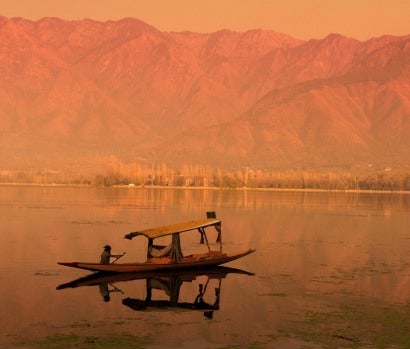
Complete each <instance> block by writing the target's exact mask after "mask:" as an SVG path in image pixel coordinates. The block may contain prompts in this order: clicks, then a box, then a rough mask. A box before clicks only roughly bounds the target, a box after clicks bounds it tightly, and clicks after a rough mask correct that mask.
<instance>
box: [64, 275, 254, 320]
mask: <svg viewBox="0 0 410 349" xmlns="http://www.w3.org/2000/svg"><path fill="white" fill-rule="evenodd" d="M228 274H245V275H254V274H253V273H249V272H247V271H244V270H240V269H234V268H228V267H213V268H209V269H193V270H185V271H163V272H149V273H115V274H106V273H100V272H98V273H94V274H91V275H89V276H85V277H82V278H80V279H76V280H74V281H71V282H68V283H65V284H62V285H59V286H58V287H57V290H61V289H67V288H75V287H81V286H98V288H99V291H100V294H101V296H102V299H103V300H104V301H105V302H108V301H109V300H110V293H112V292H119V293H122V294H124V292H123V291H122V290H121V289H120V288H118V287H116V286H115V284H116V283H119V282H131V281H136V280H144V279H145V287H146V297H145V299H137V298H131V297H127V298H124V299H123V300H122V304H123V305H125V306H127V307H129V308H131V309H133V310H136V311H145V310H164V309H170V308H179V309H185V310H199V311H203V312H204V316H205V317H206V318H209V319H212V317H213V312H214V311H215V310H219V302H220V294H221V286H222V279H224V278H226V277H227V275H228ZM199 278H200V279H201V282H200V281H199V280H198V279H199ZM203 279H204V280H205V281H202V280H203ZM211 280H216V283H215V282H213V283H212V285H213V290H210V289H209V288H210V284H211ZM194 281H198V289H197V295H196V297H195V299H194V300H193V302H184V301H180V299H179V298H180V291H181V288H182V287H183V285H184V284H188V283H192V282H194ZM153 290H161V291H162V292H161V293H163V294H165V295H166V296H167V298H168V299H165V300H162V299H159V300H155V299H153ZM210 293H213V296H212V297H213V302H206V301H205V295H206V294H207V299H209V297H210Z"/></svg>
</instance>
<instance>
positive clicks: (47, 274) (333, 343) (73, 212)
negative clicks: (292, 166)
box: [0, 186, 410, 348]
mask: <svg viewBox="0 0 410 349" xmlns="http://www.w3.org/2000/svg"><path fill="white" fill-rule="evenodd" d="M0 210H1V216H0V243H1V246H2V253H1V255H0V259H1V264H0V280H1V285H2V287H1V290H0V310H1V315H2V316H1V317H0V332H1V333H0V347H4V348H9V347H16V348H17V347H25V348H37V347H40V348H46V347H50V348H51V347H55V348H67V347H84V348H88V347H90V348H92V347H104V348H105V347H107V348H109V347H113V346H114V347H124V348H127V347H132V346H130V345H131V344H132V343H133V344H132V345H134V347H148V348H161V347H165V348H184V347H185V348H191V347H193V346H195V347H197V348H227V347H233V348H236V347H238V348H242V347H244V348H336V347H355V348H369V347H370V348H372V347H387V348H389V347H391V348H393V347H394V348H409V347H410V338H409V333H410V328H409V326H410V305H409V304H410V302H409V301H410V291H409V290H410V229H409V228H410V196H409V195H405V194H403V195H399V194H390V193H389V194H372V193H328V192H279V191H247V190H243V191H241V190H240V191H233V190H231V191H230V190H225V191H224V190H186V189H150V188H88V187H87V188H72V187H30V186H27V187H25V186H21V187H20V186H18V187H13V186H1V187H0ZM206 211H215V212H216V214H217V217H218V218H219V219H221V220H222V221H223V225H222V230H223V241H224V248H225V250H226V251H227V252H229V251H238V250H245V249H248V248H256V250H257V252H256V253H254V254H252V255H250V256H247V257H245V258H243V259H240V260H237V261H234V262H231V263H230V264H228V265H227V266H229V267H233V268H238V269H241V270H244V271H247V272H250V273H254V274H255V275H253V276H251V275H247V274H238V273H228V274H226V275H224V277H214V276H211V277H210V276H209V275H197V276H195V277H194V278H192V279H191V280H188V281H184V282H183V283H182V286H181V287H180V289H179V291H180V292H179V297H178V301H179V302H183V303H193V302H195V300H196V299H197V296H198V294H199V293H198V292H199V291H200V290H201V289H203V288H204V287H205V286H206V291H207V293H206V294H205V295H204V297H203V299H202V301H203V302H204V303H206V304H207V305H211V306H214V308H215V309H214V310H213V311H211V312H209V311H206V310H204V311H202V310H195V309H184V308H183V307H169V306H167V307H165V308H164V309H162V310H160V309H157V308H155V307H147V308H146V309H133V308H132V307H130V306H127V305H125V304H123V300H124V299H126V298H132V299H140V300H144V299H146V297H147V281H146V280H130V281H114V282H112V283H111V284H110V283H109V284H108V285H105V286H108V288H109V290H112V291H113V292H110V294H109V295H110V297H109V298H110V300H109V301H105V300H106V299H105V300H104V297H103V294H104V290H102V289H101V287H99V286H98V285H97V286H84V287H76V288H64V289H60V290H57V289H56V288H57V287H58V286H59V285H61V284H65V283H67V282H70V281H72V280H75V279H77V278H80V277H83V276H86V275H88V274H89V273H88V272H87V271H81V270H77V269H71V268H65V267H62V266H59V265H57V264H56V263H57V261H68V262H69V261H78V260H81V261H98V260H99V255H100V253H101V251H102V247H103V246H104V245H105V244H107V243H109V244H110V245H111V246H112V247H113V252H114V253H115V252H118V253H122V252H124V251H126V252H127V254H126V256H125V257H124V258H123V260H124V261H125V262H126V261H129V262H131V261H135V260H143V259H144V256H145V247H146V241H144V239H143V238H141V239H138V238H136V239H133V240H132V241H129V240H125V239H123V236H124V235H125V234H126V233H129V232H131V231H135V230H136V229H144V228H149V227H154V226H159V225H165V224H171V223H176V222H179V221H185V220H192V219H197V218H198V219H199V218H203V217H205V212H206ZM211 235H212V234H211ZM182 239H183V241H182V244H183V247H184V248H185V250H186V252H188V253H190V252H195V251H197V250H198V249H199V248H200V245H199V244H198V242H199V234H192V236H187V237H185V236H182ZM157 281H158V280H157ZM168 293H169V290H168ZM152 298H153V299H156V300H169V294H167V293H166V292H165V291H164V289H163V290H157V289H154V290H153V291H152Z"/></svg>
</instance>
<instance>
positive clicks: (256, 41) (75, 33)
mask: <svg viewBox="0 0 410 349" xmlns="http://www.w3.org/2000/svg"><path fill="white" fill-rule="evenodd" d="M0 76H1V79H0V147H1V148H0V170H4V169H25V168H44V167H47V168H54V169H59V168H64V167H67V166H68V167H70V166H80V167H81V166H82V167H85V166H88V167H89V168H90V169H92V168H94V167H95V166H96V164H97V163H98V161H99V160H98V159H101V158H102V157H104V156H115V157H116V158H118V159H120V160H121V161H124V162H131V161H140V162H146V163H149V162H158V163H161V162H164V163H167V164H168V165H170V166H175V167H177V166H180V165H182V164H210V165H214V166H218V167H220V168H226V169H228V168H243V167H256V168H261V169H262V168H269V169H292V168H316V169H321V168H330V167H331V168H366V167H367V166H379V167H383V168H384V167H409V166H410V35H407V36H389V35H386V36H382V37H378V38H372V39H370V40H367V41H363V42H362V41H358V40H356V39H353V38H348V37H345V36H342V35H339V34H330V35H328V36H326V37H325V38H322V39H312V40H307V41H303V40H298V39H296V38H293V37H291V36H289V35H285V34H281V33H276V32H273V31H266V30H250V31H246V32H241V33H240V32H233V31H229V30H221V31H218V32H214V33H193V32H179V33H174V32H161V31H159V30H157V29H156V28H154V27H153V26H151V25H149V24H146V23H144V22H142V21H140V20H138V19H134V18H124V19H122V20H119V21H105V22H99V21H93V20H90V19H84V20H78V21H67V20H62V19H58V18H43V19H41V20H38V21H30V20H26V19H23V18H5V17H0Z"/></svg>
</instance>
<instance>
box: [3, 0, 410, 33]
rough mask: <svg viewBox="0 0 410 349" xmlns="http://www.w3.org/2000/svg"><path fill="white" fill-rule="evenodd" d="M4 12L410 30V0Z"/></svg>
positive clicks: (84, 5)
mask: <svg viewBox="0 0 410 349" xmlns="http://www.w3.org/2000/svg"><path fill="white" fill-rule="evenodd" d="M0 15H2V16H6V17H24V18H28V19H32V20H36V19H39V18H42V17H46V16H54V17H60V18H64V19H83V18H92V19H96V20H109V19H112V20H117V19H120V18H123V17H135V18H139V19H141V20H143V21H145V22H147V23H148V24H151V25H153V26H154V27H156V28H158V29H160V30H162V31H185V30H189V31H195V32H213V31H217V30H219V29H232V30H237V31H246V30H248V29H255V28H262V29H271V30H274V31H277V32H282V33H286V34H289V35H291V36H294V37H296V38H300V39H309V38H322V37H324V36H326V35H327V34H329V33H340V34H343V35H347V36H351V37H355V38H358V39H361V40H365V39H368V38H370V37H375V36H380V35H383V34H393V35H403V34H409V33H410V21H409V18H410V0H0Z"/></svg>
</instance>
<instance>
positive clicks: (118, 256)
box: [111, 252, 125, 264]
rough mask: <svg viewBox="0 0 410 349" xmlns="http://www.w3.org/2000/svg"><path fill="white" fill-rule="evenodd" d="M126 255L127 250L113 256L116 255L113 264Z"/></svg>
mask: <svg viewBox="0 0 410 349" xmlns="http://www.w3.org/2000/svg"><path fill="white" fill-rule="evenodd" d="M124 255H125V252H124V253H123V254H120V255H116V256H112V257H115V260H114V261H112V262H111V264H114V263H115V262H116V261H118V260H119V259H120V258H121V257H122V256H124Z"/></svg>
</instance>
